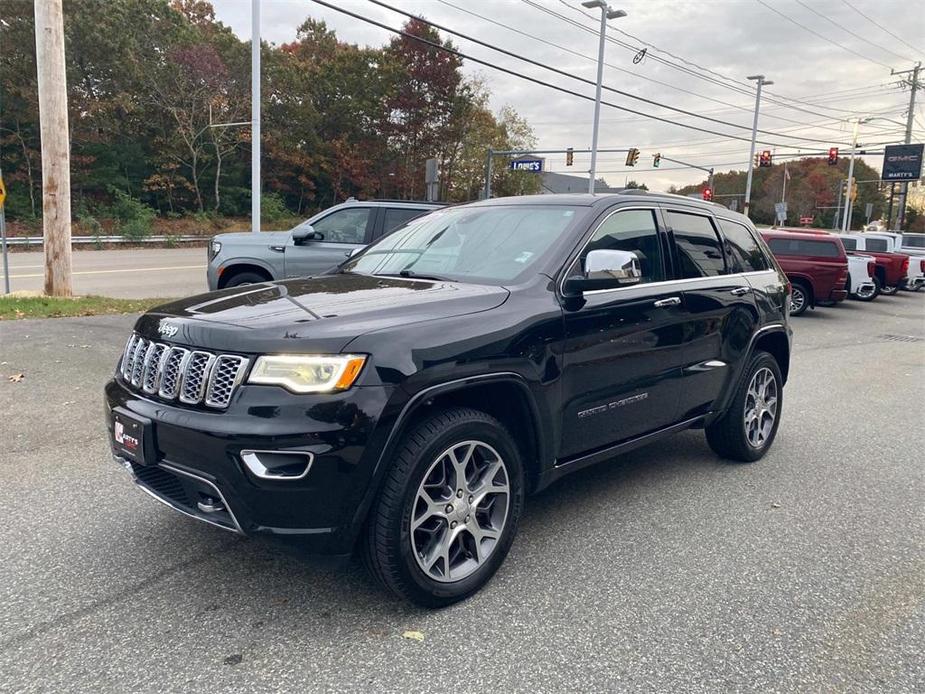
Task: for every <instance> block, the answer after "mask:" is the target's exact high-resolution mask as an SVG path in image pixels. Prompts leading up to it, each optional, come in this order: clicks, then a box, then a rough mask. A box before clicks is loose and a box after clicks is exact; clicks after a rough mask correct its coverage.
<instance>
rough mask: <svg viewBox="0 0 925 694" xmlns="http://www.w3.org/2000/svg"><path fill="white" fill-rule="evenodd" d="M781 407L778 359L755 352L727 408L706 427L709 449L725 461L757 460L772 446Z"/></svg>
mask: <svg viewBox="0 0 925 694" xmlns="http://www.w3.org/2000/svg"><path fill="white" fill-rule="evenodd" d="M782 405H783V378H781V374H780V367H779V366H778V364H777V360H776V359H775V358H774V357H773V356H771V355H770V354H768V353H767V352H763V351H758V352H755V353H754V354H753V355H752V357H751V359H750V360H749V363H748V366H747V368H746V370H745V373H744V375H743V378H742V380H741V381H740V382H739V385H738V387H737V389H736V394H735V397H734V398H733V400H732V404H731V405H730V406H729V409H728V410H727V411H726V413H725V414H724V415H723V416H722V417H720V418H719V419H718V420H716V421H715V422H713V423H712V424H710V425H709V426H708V427H707V428H706V435H707V442H708V443H709V444H710V448H712V449H713V450H714V451H715V452H716V453H717V454H718V455H720V456H722V457H723V458H726V459H727V460H733V461H737V462H741V463H751V462H754V461H756V460H759V459H760V458H762V457H763V456H764V454H765V453H767V451H768V449H769V448H770V447H771V444H772V443H774V437H775V436H776V435H777V427H778V425H779V424H780V415H781V406H782Z"/></svg>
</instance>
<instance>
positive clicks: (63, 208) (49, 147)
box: [35, 0, 71, 296]
mask: <svg viewBox="0 0 925 694" xmlns="http://www.w3.org/2000/svg"><path fill="white" fill-rule="evenodd" d="M35 61H36V67H37V71H38V87H39V120H40V122H41V133H42V226H43V229H44V233H45V294H47V295H48V296H71V166H70V134H69V132H68V122H67V78H66V75H65V69H64V13H63V11H62V9H61V0H35Z"/></svg>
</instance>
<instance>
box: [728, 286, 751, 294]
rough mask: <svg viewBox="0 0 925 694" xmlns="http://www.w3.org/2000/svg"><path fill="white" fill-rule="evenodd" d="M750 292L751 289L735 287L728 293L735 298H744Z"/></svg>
mask: <svg viewBox="0 0 925 694" xmlns="http://www.w3.org/2000/svg"><path fill="white" fill-rule="evenodd" d="M751 290H752V288H751V287H736V288H735V289H733V290H731V291H730V292H729V293H730V294H734V295H735V296H744V295H746V294H748V293H749V292H750V291H751Z"/></svg>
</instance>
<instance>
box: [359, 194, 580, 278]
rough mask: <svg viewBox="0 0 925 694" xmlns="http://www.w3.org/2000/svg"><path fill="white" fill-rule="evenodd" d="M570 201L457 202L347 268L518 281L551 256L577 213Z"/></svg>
mask: <svg viewBox="0 0 925 694" xmlns="http://www.w3.org/2000/svg"><path fill="white" fill-rule="evenodd" d="M576 212H577V208H575V207H569V206H564V205H535V206H534V205H529V206H528V205H497V206H492V207H479V206H473V207H456V208H452V209H447V210H440V211H437V212H433V213H431V214H429V215H426V216H424V217H420V218H418V219H413V220H411V221H410V222H409V223H408V224H406V225H405V226H403V227H401V228H399V229H397V230H396V231H394V232H392V233H391V234H389V235H388V236H386V237H384V238H383V239H381V240H380V241H378V242H377V243H375V244H373V245H372V246H370V247H369V248H368V249H367V250H366V251H364V252H363V253H362V254H360V255H358V256H356V258H354V259H352V260H350V261H348V262H347V263H346V264H345V265H344V266H343V268H342V269H341V271H342V272H358V273H362V274H367V275H403V276H407V277H415V276H420V277H430V278H437V279H444V278H445V279H451V280H462V281H470V282H488V283H495V282H497V283H505V282H513V281H515V280H517V279H518V278H520V277H521V276H523V275H524V274H525V273H526V272H527V271H528V270H530V269H531V268H532V269H533V270H534V271H536V267H537V263H538V262H539V261H540V259H541V258H543V257H544V256H546V255H547V254H548V253H549V252H550V251H551V249H552V248H553V247H554V246H555V245H556V242H557V241H558V240H559V239H560V238H562V236H563V234H564V233H565V230H566V229H567V228H568V227H569V225H570V224H571V223H572V221H573V220H574V219H575V218H576Z"/></svg>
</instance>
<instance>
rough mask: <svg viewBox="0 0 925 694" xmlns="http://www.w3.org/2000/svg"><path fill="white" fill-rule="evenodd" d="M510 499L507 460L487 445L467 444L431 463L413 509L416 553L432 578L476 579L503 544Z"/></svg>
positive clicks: (445, 453) (413, 536) (481, 442)
mask: <svg viewBox="0 0 925 694" xmlns="http://www.w3.org/2000/svg"><path fill="white" fill-rule="evenodd" d="M510 500H511V487H510V478H509V476H508V471H507V467H506V466H505V463H504V460H503V459H502V458H501V456H500V455H499V454H498V452H497V451H496V450H495V449H494V448H492V447H491V446H489V445H488V444H487V443H485V442H483V441H462V442H460V443H455V444H453V445H452V446H451V447H449V448H447V449H446V450H445V451H443V453H441V454H440V455H439V456H437V458H436V459H435V460H434V462H433V463H431V465H430V467H429V468H428V469H427V472H426V473H425V475H424V479H423V481H422V482H421V485H420V486H419V487H418V491H417V494H416V495H415V498H414V503H413V504H412V507H411V549H412V551H413V553H414V558H415V560H416V561H417V563H418V566H419V567H420V569H421V570H422V571H423V572H424V573H425V574H426V575H427V577H428V578H431V579H434V580H436V581H440V582H444V583H448V582H452V581H459V580H462V579H464V578H466V577H467V576H470V575H472V574H473V573H474V572H475V571H476V570H477V569H478V568H479V567H480V566H482V565H483V564H484V563H485V562H486V561H487V560H488V558H489V557H490V556H491V554H492V552H494V550H495V548H496V547H497V546H498V543H499V542H500V540H501V534H502V532H503V531H504V526H505V523H506V522H507V518H508V509H509V507H510Z"/></svg>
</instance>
